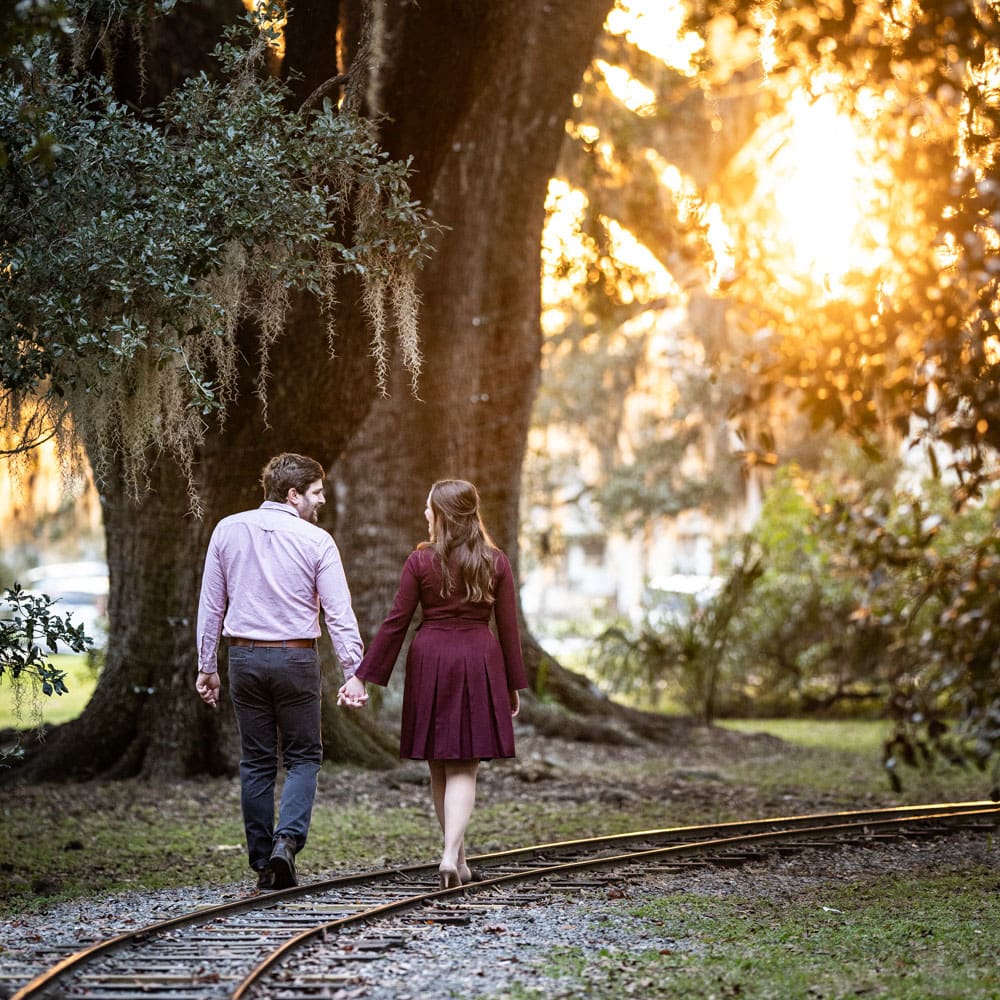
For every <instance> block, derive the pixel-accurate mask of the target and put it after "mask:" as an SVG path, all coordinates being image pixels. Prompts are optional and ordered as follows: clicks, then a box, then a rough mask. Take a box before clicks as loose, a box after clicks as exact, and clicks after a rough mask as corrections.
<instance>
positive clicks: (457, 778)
mask: <svg viewBox="0 0 1000 1000" xmlns="http://www.w3.org/2000/svg"><path fill="white" fill-rule="evenodd" d="M424 517H426V518H427V528H428V531H429V533H430V541H429V542H421V544H420V545H419V546H418V547H417V548H416V550H414V551H413V552H411V553H410V556H409V558H408V559H407V560H406V564H405V565H404V566H403V574H402V577H401V578H400V581H399V590H398V591H397V592H396V598H395V600H394V601H393V604H392V610H391V611H390V612H389V615H388V617H387V618H386V619H385V621H384V622H383V623H382V627H381V628H380V629H379V631H378V634H377V635H376V636H375V639H374V641H373V642H372V644H371V648H370V649H369V650H368V652H367V653H366V654H365V657H364V659H363V660H362V661H361V666H360V667H359V668H358V671H357V673H356V674H355V675H354V677H352V678H351V679H350V680H349V681H348V682H347V683H346V684H345V685H344V686H343V687H342V688H341V689H340V693H339V697H338V702H339V703H341V704H349V705H355V704H359V703H360V702H361V701H362V700H363V699H364V698H366V697H367V695H366V692H365V685H364V682H365V681H373V682H374V683H375V684H381V685H385V684H388V682H389V677H390V675H391V674H392V668H393V666H394V665H395V663H396V658H397V656H398V655H399V651H400V648H401V647H402V645H403V640H404V639H405V637H406V632H407V629H408V627H409V624H410V620H411V619H412V617H413V613H414V612H415V611H416V608H417V605H418V604H419V605H420V607H421V609H422V611H423V621H422V622H421V624H420V626H419V628H418V630H417V632H416V635H415V636H414V639H413V642H412V643H411V644H410V650H409V653H408V654H407V657H406V679H405V683H404V687H403V718H402V727H401V733H400V747H399V755H400V757H404V758H409V759H411V760H426V761H427V765H428V767H429V768H430V775H431V794H432V796H433V798H434V811H435V813H436V814H437V818H438V822H439V823H440V824H441V830H442V832H443V833H444V851H443V852H442V855H441V865H440V868H439V872H440V882H441V887H442V888H449V887H451V886H457V885H460V884H462V883H463V882H469V881H471V879H472V875H471V873H470V871H469V866H468V864H467V863H466V860H465V829H466V827H467V826H468V823H469V817H470V816H471V815H472V807H473V805H474V804H475V800H476V774H477V771H478V769H479V762H480V761H481V760H484V759H491V758H493V757H513V756H514V727H513V724H512V722H511V719H512V718H513V717H514V716H516V715H517V713H518V710H519V708H520V699H519V696H518V688H525V687H527V686H528V681H527V676H526V674H525V671H524V662H523V661H522V659H521V639H520V635H519V634H518V628H517V598H516V593H515V589H514V577H513V573H512V571H511V568H510V562H509V561H508V560H507V556H506V555H504V553H503V552H501V551H500V549H498V548H497V547H496V546H495V545H494V544H493V542H492V540H491V539H490V537H489V535H488V534H487V533H486V529H485V528H484V527H483V522H482V519H481V518H480V515H479V494H478V493H477V492H476V488H475V486H473V485H472V483H467V482H465V481H464V480H461V479H443V480H441V481H439V482H437V483H435V484H434V485H433V486H432V487H431V491H430V493H429V494H428V496H427V508H426V510H425V511H424ZM491 615H493V616H495V618H496V632H497V634H496V636H494V634H493V632H492V631H491V630H490V627H489V625H490V617H491ZM498 640H499V641H498Z"/></svg>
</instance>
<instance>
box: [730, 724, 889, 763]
mask: <svg viewBox="0 0 1000 1000" xmlns="http://www.w3.org/2000/svg"><path fill="white" fill-rule="evenodd" d="M718 724H719V725H720V726H722V727H723V728H725V729H732V730H734V731H735V732H739V733H768V734H769V735H771V736H777V737H778V739H781V740H784V741H785V742H786V743H792V744H794V745H795V746H800V747H822V748H824V749H826V750H841V751H851V752H855V751H856V752H860V753H870V754H873V755H878V754H880V753H881V752H882V741H883V740H884V739H885V738H886V737H887V736H888V735H889V731H890V729H891V728H892V727H891V724H890V723H889V722H886V721H883V720H877V719H836V720H830V721H825V720H824V721H821V722H817V721H816V719H721V720H720V721H719V723H718Z"/></svg>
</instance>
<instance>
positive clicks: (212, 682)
mask: <svg viewBox="0 0 1000 1000" xmlns="http://www.w3.org/2000/svg"><path fill="white" fill-rule="evenodd" d="M194 687H195V690H196V691H197V692H198V694H199V695H200V696H201V700H202V701H203V702H204V703H205V704H206V705H208V706H210V707H211V708H218V707H219V687H220V682H219V675H218V674H217V673H213V674H206V673H204V672H203V671H201V672H199V673H198V679H197V680H196V681H195V682H194Z"/></svg>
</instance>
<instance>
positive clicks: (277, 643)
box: [229, 636, 316, 649]
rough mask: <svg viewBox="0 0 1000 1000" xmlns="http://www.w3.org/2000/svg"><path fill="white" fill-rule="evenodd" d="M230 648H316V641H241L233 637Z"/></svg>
mask: <svg viewBox="0 0 1000 1000" xmlns="http://www.w3.org/2000/svg"><path fill="white" fill-rule="evenodd" d="M229 645H230V646H263V647H265V648H268V649H270V648H271V647H273V646H280V647H286V646H294V647H295V648H296V649H302V648H306V647H308V646H315V645H316V640H315V639H241V638H239V637H237V636H233V637H231V638H230V640H229Z"/></svg>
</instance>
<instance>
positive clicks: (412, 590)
mask: <svg viewBox="0 0 1000 1000" xmlns="http://www.w3.org/2000/svg"><path fill="white" fill-rule="evenodd" d="M419 603H420V577H419V575H418V572H417V566H416V553H411V555H410V557H409V558H408V559H407V560H406V563H405V565H404V566H403V573H402V576H401V577H400V579H399V589H398V590H397V591H396V596H395V598H394V599H393V602H392V610H391V611H390V612H389V615H388V617H387V618H386V619H385V621H384V622H382V626H381V628H380V629H379V630H378V634H377V635H376V636H375V638H374V639H373V640H372V644H371V646H370V647H369V649H368V652H367V653H365V658H364V659H363V660H362V661H361V666H360V667H359V668H358V677H359V678H360V679H361V680H363V681H372V683H374V684H382V685H385V684H388V683H389V678H390V677H391V676H392V668H393V667H394V666H395V665H396V660H397V658H398V657H399V651H400V650H401V649H402V648H403V640H404V639H405V638H406V632H407V630H408V629H409V627H410V622H411V621H412V619H413V614H414V612H415V611H416V610H417V605H418V604H419Z"/></svg>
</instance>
